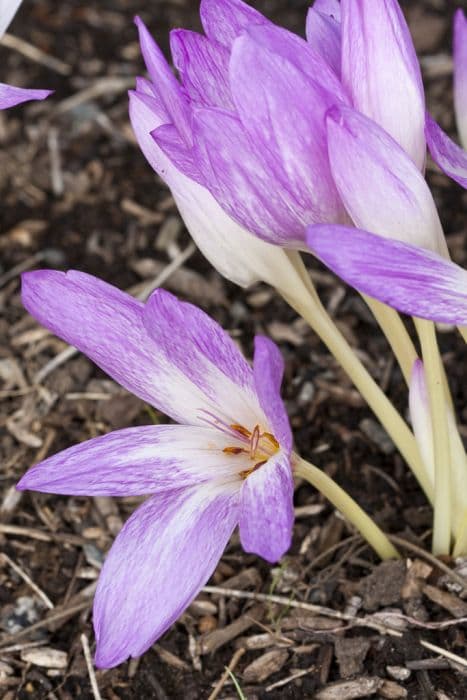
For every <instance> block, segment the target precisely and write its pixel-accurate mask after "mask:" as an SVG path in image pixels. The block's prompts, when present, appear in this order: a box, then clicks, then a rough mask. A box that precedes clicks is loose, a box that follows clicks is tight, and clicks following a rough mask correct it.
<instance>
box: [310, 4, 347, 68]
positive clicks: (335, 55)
mask: <svg viewBox="0 0 467 700" xmlns="http://www.w3.org/2000/svg"><path fill="white" fill-rule="evenodd" d="M306 38H307V41H308V43H309V44H310V46H311V47H312V48H314V49H315V50H316V51H318V52H319V53H320V54H321V56H322V57H323V58H324V60H325V61H326V62H327V63H328V64H329V65H330V66H331V68H332V69H333V70H334V71H335V73H336V75H340V74H341V29H340V24H339V22H337V21H336V20H335V19H334V18H333V17H331V16H330V15H329V14H327V13H326V14H325V13H324V12H320V11H319V10H317V9H316V7H310V9H309V10H308V14H307V18H306Z"/></svg>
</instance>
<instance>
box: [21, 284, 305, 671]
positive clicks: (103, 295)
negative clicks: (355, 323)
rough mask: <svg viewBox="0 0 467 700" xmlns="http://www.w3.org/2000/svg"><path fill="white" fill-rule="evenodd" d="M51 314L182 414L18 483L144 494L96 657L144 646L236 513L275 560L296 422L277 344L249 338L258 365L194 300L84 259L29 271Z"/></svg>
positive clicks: (74, 491) (51, 489)
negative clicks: (139, 289) (87, 267)
mask: <svg viewBox="0 0 467 700" xmlns="http://www.w3.org/2000/svg"><path fill="white" fill-rule="evenodd" d="M22 293H23V302H24V305H25V306H26V308H27V309H28V310H29V311H30V313H31V314H33V315H34V316H35V318H37V319H38V320H39V321H40V322H41V323H42V324H43V325H44V326H45V327H47V328H49V329H50V330H51V331H53V332H54V333H56V334H57V335H58V336H60V337H61V338H63V339H64V340H66V341H67V342H69V343H71V344H73V345H74V346H76V347H77V348H79V349H80V350H82V351H83V352H84V353H85V354H86V355H88V357H90V358H91V359H92V360H93V361H94V362H96V364H97V365H99V367H101V368H102V369H103V370H105V371H106V372H107V373H108V374H109V375H110V376H111V377H113V378H114V379H115V380H116V381H117V382H119V383H120V384H121V385H122V386H124V387H125V388H126V389H128V390H130V391H132V392H133V393H134V394H136V395H137V396H139V397H140V398H141V399H142V400H143V401H147V402H148V403H150V404H152V405H153V406H155V407H157V408H158V409H159V410H161V411H163V412H164V413H165V414H167V415H168V416H170V417H171V418H173V419H174V420H175V421H177V422H179V423H181V424H182V425H151V426H144V427H134V428H128V429H125V430H119V431H116V432H113V433H110V434H108V435H105V436H103V437H98V438H95V439H92V440H89V441H87V442H84V443H81V444H80V445H76V446H75V447H71V448H69V449H67V450H65V451H64V452H61V453H59V454H57V455H55V456H53V457H50V458H49V459H46V460H45V461H44V462H42V463H40V464H38V465H36V466H34V467H32V469H30V470H29V471H28V472H27V474H26V475H25V476H24V477H23V478H22V479H21V481H20V483H19V485H18V488H20V489H34V490H38V491H43V492H46V493H60V494H62V493H63V494H70V495H93V496H129V495H132V496H135V495H148V496H149V498H148V499H147V500H146V501H145V502H144V503H143V505H141V506H140V507H139V508H138V509H137V510H136V511H135V512H134V514H133V515H132V516H131V517H130V519H129V520H128V521H127V523H126V524H125V526H124V527H123V529H122V531H121V532H120V534H119V535H118V537H117V539H116V541H115V543H114V545H113V547H112V549H111V550H110V553H109V554H108V556H107V559H106V561H105V564H104V566H103V569H102V572H101V575H100V578H99V583H98V587H97V591H96V597H95V603H94V626H95V632H96V638H97V651H96V663H97V665H98V666H100V667H111V666H115V665H116V664H119V663H121V662H122V661H124V660H125V659H126V658H127V657H128V656H139V655H140V654H142V653H143V652H144V651H145V650H146V649H148V647H149V646H151V644H153V642H154V641H155V640H156V639H157V638H158V637H159V636H160V635H161V634H163V633H164V632H165V631H166V630H167V628H168V627H169V626H170V625H171V624H172V623H173V622H174V621H175V620H176V619H177V618H178V617H179V616H180V615H181V613H182V612H183V611H184V610H185V608H186V607H187V606H188V605H189V604H190V602H191V601H192V600H193V598H194V597H195V596H196V594H197V593H198V591H199V590H200V588H201V587H202V586H203V585H204V584H205V583H206V581H207V580H208V579H209V577H210V576H211V574H212V573H213V571H214V568H215V566H216V564H217V562H218V561H219V558H220V557H221V555H222V552H223V550H224V548H225V546H226V544H227V542H228V541H229V538H230V536H231V534H232V531H233V530H234V528H235V526H236V525H237V524H238V525H239V529H240V540H241V543H242V545H243V547H244V549H245V550H246V551H248V552H254V553H256V554H259V555H260V556H262V557H264V558H265V559H267V560H268V561H270V562H274V561H277V560H278V559H280V557H281V556H282V555H283V554H284V552H286V550H287V549H288V547H289V546H290V541H291V532H292V523H293V503H292V497H293V480H292V469H291V463H290V456H291V449H292V436H291V431H290V426H289V422H288V419H287V415H286V412H285V409H284V405H283V403H282V400H281V398H280V393H279V391H280V384H281V380H282V373H283V362H282V358H281V356H280V354H279V352H278V349H277V347H276V346H275V345H274V343H272V342H271V341H269V340H268V339H266V338H264V337H261V336H259V337H257V338H256V340H255V356H254V363H253V368H251V367H250V365H249V364H248V363H247V362H246V360H245V359H244V358H243V356H242V355H241V353H240V352H239V350H238V348H237V347H236V345H235V344H234V343H233V341H232V340H231V339H230V337H229V336H228V335H227V334H226V333H225V332H224V331H223V330H222V329H221V328H220V327H219V326H218V325H217V324H216V323H215V322H214V321H212V320H211V319H210V318H209V317H208V316H207V315H206V314H204V313H203V312H202V311H200V310H199V309H197V308H196V307H194V306H192V305H190V304H187V303H182V302H180V301H178V300H177V299H176V298H175V297H174V296H172V295H171V294H169V293H167V292H165V291H162V290H158V291H156V292H155V293H154V294H153V295H152V296H151V297H150V299H149V300H148V302H147V303H146V304H142V303H141V302H138V301H136V300H135V299H134V298H132V297H130V296H128V295H127V294H124V293H122V292H120V291H119V290H117V289H115V288H114V287H112V286H110V285H108V284H105V283H104V282H102V281H100V280H98V279H96V278H94V277H91V276H89V275H86V274H83V273H80V272H68V273H67V274H65V273H62V272H53V271H38V272H31V273H26V274H25V275H24V276H23V292H22Z"/></svg>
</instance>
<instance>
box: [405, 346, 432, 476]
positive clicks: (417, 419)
mask: <svg viewBox="0 0 467 700" xmlns="http://www.w3.org/2000/svg"><path fill="white" fill-rule="evenodd" d="M409 409H410V420H411V422H412V427H413V430H414V434H415V439H416V441H417V445H418V449H419V450H420V453H421V455H422V459H423V463H424V465H425V468H426V470H427V471H428V474H429V476H430V479H431V483H432V484H434V483H435V457H434V451H433V424H432V421H431V413H430V401H429V397H428V390H427V386H426V382H425V370H424V368H423V362H422V361H421V360H415V362H414V365H413V368H412V376H411V378H410V391H409Z"/></svg>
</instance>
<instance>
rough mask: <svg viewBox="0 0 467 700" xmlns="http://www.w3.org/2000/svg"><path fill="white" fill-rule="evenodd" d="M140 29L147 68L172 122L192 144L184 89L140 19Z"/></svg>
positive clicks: (187, 141)
mask: <svg viewBox="0 0 467 700" xmlns="http://www.w3.org/2000/svg"><path fill="white" fill-rule="evenodd" d="M135 22H136V26H137V27H138V33H139V41H140V46H141V53H142V54H143V58H144V62H145V63H146V68H147V69H148V73H149V75H150V77H151V80H152V82H153V83H154V85H157V91H158V94H159V95H160V98H161V100H162V101H163V103H164V105H165V108H166V109H167V112H168V114H169V115H170V118H171V121H172V122H173V123H174V125H175V126H176V127H177V129H178V131H179V132H180V135H181V136H182V137H183V139H184V140H185V142H186V143H187V144H189V143H191V137H192V134H191V127H190V106H189V102H188V100H187V98H186V96H185V94H184V93H183V90H182V87H181V85H180V84H179V82H178V81H177V79H176V78H175V76H174V74H173V73H172V71H171V69H170V66H169V64H168V63H167V61H166V59H165V57H164V54H163V53H162V51H161V50H160V48H159V46H158V45H157V44H156V42H155V41H154V39H153V38H152V36H151V35H150V33H149V31H148V29H147V27H146V26H145V24H144V23H143V22H142V20H141V19H140V18H139V17H136V18H135Z"/></svg>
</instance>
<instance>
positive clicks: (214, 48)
mask: <svg viewBox="0 0 467 700" xmlns="http://www.w3.org/2000/svg"><path fill="white" fill-rule="evenodd" d="M170 48H171V51H172V56H173V61H174V66H175V68H176V69H177V70H178V72H179V74H180V79H181V81H182V84H183V86H184V88H185V90H186V91H187V92H188V94H189V96H190V99H191V100H192V101H193V102H194V103H195V104H197V105H200V106H202V107H211V106H212V107H224V108H225V109H232V108H233V102H232V97H231V94H230V87H229V80H228V73H229V52H228V51H227V49H226V48H225V47H224V46H222V45H221V44H218V43H217V42H214V41H210V40H209V39H207V38H206V37H205V36H202V35H201V34H197V33H196V32H190V31H187V30H185V29H175V30H174V31H172V32H171V33H170Z"/></svg>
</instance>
